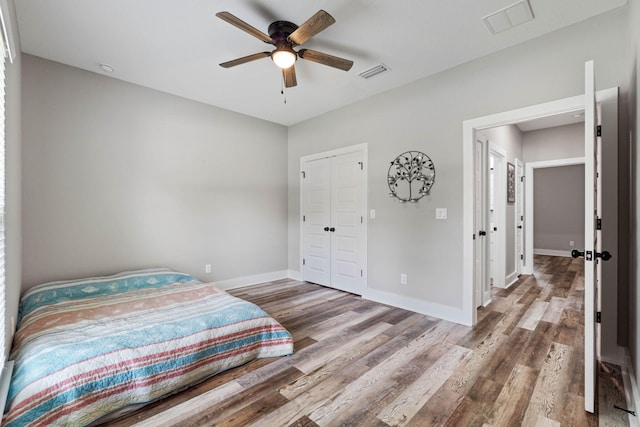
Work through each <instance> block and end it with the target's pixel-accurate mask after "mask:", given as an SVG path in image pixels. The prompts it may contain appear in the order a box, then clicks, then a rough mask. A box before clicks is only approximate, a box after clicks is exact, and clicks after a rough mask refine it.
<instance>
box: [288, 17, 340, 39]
mask: <svg viewBox="0 0 640 427" xmlns="http://www.w3.org/2000/svg"><path fill="white" fill-rule="evenodd" d="M335 22H336V20H335V19H333V16H331V15H329V14H328V13H327V12H325V11H324V10H319V11H318V12H317V13H316V14H315V15H313V16H312V17H311V18H309V19H308V20H307V22H305V23H304V24H302V25H300V26H299V27H298V29H297V30H295V31H294V32H293V33H291V34H290V35H289V40H290V41H291V42H293V43H295V44H297V45H301V44H302V43H305V42H307V41H308V40H309V39H310V38H311V37H313V36H315V35H316V34H318V33H319V32H320V31H322V30H324V29H325V28H327V27H328V26H330V25H332V24H333V23H335Z"/></svg>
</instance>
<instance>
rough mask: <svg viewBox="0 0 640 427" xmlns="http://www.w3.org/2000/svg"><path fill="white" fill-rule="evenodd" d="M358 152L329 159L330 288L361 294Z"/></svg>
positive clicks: (360, 219) (360, 167) (361, 196)
mask: <svg viewBox="0 0 640 427" xmlns="http://www.w3.org/2000/svg"><path fill="white" fill-rule="evenodd" d="M362 165H363V159H362V152H360V151H356V152H353V153H348V154H343V155H341V156H336V157H333V158H332V159H331V183H332V185H331V228H330V230H331V286H333V287H334V288H338V289H341V290H343V291H347V292H352V293H355V294H362V291H363V290H364V289H363V288H364V286H363V284H364V281H363V275H364V272H363V267H362V259H361V254H362V253H363V251H364V248H363V247H362V245H363V239H362V233H363V228H364V227H363V224H364V216H363V209H362V199H363V196H364V195H363V194H362V188H363V182H362V181H363V178H364V174H363V173H362Z"/></svg>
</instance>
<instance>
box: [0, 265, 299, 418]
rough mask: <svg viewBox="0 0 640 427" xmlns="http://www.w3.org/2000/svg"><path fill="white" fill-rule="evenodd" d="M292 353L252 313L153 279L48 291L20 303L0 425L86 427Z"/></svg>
mask: <svg viewBox="0 0 640 427" xmlns="http://www.w3.org/2000/svg"><path fill="white" fill-rule="evenodd" d="M292 353H293V340H292V337H291V335H290V334H289V332H287V331H286V330H285V329H284V328H283V327H282V325H280V324H279V323H278V322H277V321H276V320H274V319H273V318H272V317H270V316H269V315H268V314H267V313H265V312H264V311H263V310H262V309H260V308H259V307H258V306H256V305H255V304H252V303H249V302H247V301H244V300H242V299H239V298H236V297H233V296H231V295H229V294H227V293H226V292H224V291H222V290H220V289H218V288H216V287H215V286H213V285H211V284H207V283H202V282H200V281H198V280H196V279H195V278H194V277H192V276H190V275H188V274H184V273H178V272H175V271H172V270H169V269H149V270H139V271H132V272H125V273H120V274H117V275H114V276H106V277H94V278H88V279H82V280H74V281H61V282H51V283H47V284H43V285H40V286H36V287H34V288H31V289H30V290H28V291H27V292H26V293H25V294H24V295H23V297H22V299H21V302H20V309H19V320H18V329H17V331H16V335H15V337H14V344H13V349H12V353H11V355H10V359H12V360H14V361H15V368H14V371H13V376H12V380H11V386H10V389H9V396H8V399H7V406H6V408H5V414H4V417H3V423H2V425H5V426H7V427H9V426H27V425H29V426H31V425H34V426H35V425H65V426H70V425H78V426H81V425H88V424H90V423H91V422H92V421H94V420H97V419H99V418H101V417H103V416H105V415H106V414H109V413H111V412H114V411H117V410H121V409H122V408H125V407H127V406H129V405H135V404H140V403H146V402H150V401H153V400H156V399H158V398H160V397H162V396H164V395H167V394H170V393H172V392H174V391H176V390H180V389H182V388H184V387H186V386H188V385H191V384H194V383H197V382H199V381H202V380H203V379H205V378H207V377H209V376H211V375H214V374H215V373H217V372H221V371H223V370H226V369H230V368H233V367H236V366H239V365H242V364H244V363H247V362H248V361H250V360H253V359H255V358H264V357H276V356H284V355H289V354H292Z"/></svg>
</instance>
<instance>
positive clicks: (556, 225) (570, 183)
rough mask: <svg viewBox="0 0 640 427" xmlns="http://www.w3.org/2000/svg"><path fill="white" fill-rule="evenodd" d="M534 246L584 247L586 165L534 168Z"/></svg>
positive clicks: (537, 248)
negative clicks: (571, 243) (571, 245)
mask: <svg viewBox="0 0 640 427" xmlns="http://www.w3.org/2000/svg"><path fill="white" fill-rule="evenodd" d="M533 200H534V205H533V218H534V219H533V230H534V234H533V247H534V249H535V250H547V251H549V250H550V251H565V252H568V251H571V249H572V247H570V246H569V241H571V240H573V241H574V247H575V248H576V249H580V250H584V249H583V248H584V165H573V166H561V167H552V168H541V169H535V170H534V171H533Z"/></svg>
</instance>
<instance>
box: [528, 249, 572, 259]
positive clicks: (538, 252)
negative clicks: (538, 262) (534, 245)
mask: <svg viewBox="0 0 640 427" xmlns="http://www.w3.org/2000/svg"><path fill="white" fill-rule="evenodd" d="M533 253H534V254H536V255H549V256H563V257H567V258H571V251H559V250H556V249H534V250H533Z"/></svg>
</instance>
